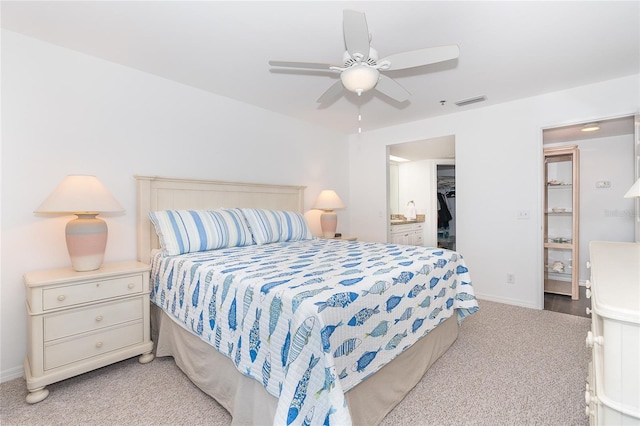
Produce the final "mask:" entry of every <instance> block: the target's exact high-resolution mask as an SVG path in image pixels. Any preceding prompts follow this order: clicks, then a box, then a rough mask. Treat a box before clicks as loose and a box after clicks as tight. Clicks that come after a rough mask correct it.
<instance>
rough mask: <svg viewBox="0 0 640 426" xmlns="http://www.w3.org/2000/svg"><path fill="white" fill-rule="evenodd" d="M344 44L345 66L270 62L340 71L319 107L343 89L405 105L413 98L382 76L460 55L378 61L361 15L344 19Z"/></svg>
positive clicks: (452, 48)
mask: <svg viewBox="0 0 640 426" xmlns="http://www.w3.org/2000/svg"><path fill="white" fill-rule="evenodd" d="M342 25H343V31H344V44H345V47H346V49H347V50H346V52H344V55H343V57H342V60H343V64H342V65H332V64H323V63H315V62H287V61H269V65H271V66H274V67H286V68H304V69H316V70H328V71H337V72H339V73H340V80H339V81H337V82H336V83H335V84H333V85H332V86H331V87H329V89H327V91H326V92H324V93H323V94H322V96H320V98H318V101H317V102H318V103H327V102H331V101H333V100H334V99H335V98H337V97H338V96H340V95H341V94H342V90H343V89H347V90H349V91H351V92H355V93H357V94H358V96H360V95H361V94H362V93H364V92H367V91H369V90H371V89H373V88H375V89H376V90H378V91H379V92H381V93H383V94H385V95H387V96H389V97H390V98H391V99H394V100H396V101H398V102H404V101H406V100H407V99H409V97H410V96H411V94H410V93H409V92H408V91H407V90H406V89H405V88H404V87H402V86H401V85H400V84H398V83H397V82H396V81H395V80H393V79H391V78H390V77H388V76H386V75H384V74H382V73H381V71H394V70H402V69H407V68H414V67H420V66H423V65H428V64H434V63H436V62H443V61H448V60H451V59H456V58H457V57H458V55H459V53H460V50H459V49H458V46H457V45H455V44H452V45H447V46H438V47H427V48H424V49H417V50H411V51H408V52H402V53H396V54H394V55H390V56H387V57H385V58H383V59H378V52H376V50H375V49H374V48H372V47H371V45H370V35H369V29H368V27H367V19H366V17H365V15H364V13H362V12H358V11H355V10H345V11H344V15H343V23H342Z"/></svg>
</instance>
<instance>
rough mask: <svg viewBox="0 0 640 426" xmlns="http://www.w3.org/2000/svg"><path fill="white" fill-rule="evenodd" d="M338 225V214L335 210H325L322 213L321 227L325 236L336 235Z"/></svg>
mask: <svg viewBox="0 0 640 426" xmlns="http://www.w3.org/2000/svg"><path fill="white" fill-rule="evenodd" d="M337 227H338V216H337V215H336V214H335V212H334V211H333V210H325V211H324V212H323V213H322V214H321V215H320V228H321V229H322V236H323V237H324V238H333V237H335V236H336V229H337Z"/></svg>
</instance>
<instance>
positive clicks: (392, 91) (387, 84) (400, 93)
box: [376, 74, 411, 102]
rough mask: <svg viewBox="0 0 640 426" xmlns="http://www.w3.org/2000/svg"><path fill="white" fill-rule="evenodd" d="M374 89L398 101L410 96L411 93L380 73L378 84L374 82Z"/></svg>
mask: <svg viewBox="0 0 640 426" xmlns="http://www.w3.org/2000/svg"><path fill="white" fill-rule="evenodd" d="M376 89H377V90H378V91H379V92H380V93H382V94H384V95H387V96H388V97H390V98H391V99H393V100H396V101H398V102H404V101H406V100H408V99H409V98H410V97H411V93H409V92H408V91H407V89H405V88H404V87H402V86H400V84H398V83H397V82H396V81H395V80H393V79H391V78H390V77H387V76H386V75H384V74H380V80H378V84H376Z"/></svg>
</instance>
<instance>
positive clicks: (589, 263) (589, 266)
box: [587, 260, 591, 269]
mask: <svg viewBox="0 0 640 426" xmlns="http://www.w3.org/2000/svg"><path fill="white" fill-rule="evenodd" d="M587 269H591V262H589V261H588V260H587Z"/></svg>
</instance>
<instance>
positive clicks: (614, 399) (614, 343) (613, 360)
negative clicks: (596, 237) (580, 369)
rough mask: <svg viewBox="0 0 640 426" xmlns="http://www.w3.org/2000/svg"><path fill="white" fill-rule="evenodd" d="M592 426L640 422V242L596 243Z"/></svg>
mask: <svg viewBox="0 0 640 426" xmlns="http://www.w3.org/2000/svg"><path fill="white" fill-rule="evenodd" d="M589 250H590V259H591V261H590V268H591V280H590V282H589V281H588V282H587V287H588V289H587V297H591V316H592V323H591V331H589V333H588V334H587V340H586V342H587V346H588V347H590V348H591V349H592V360H591V363H590V365H589V377H588V378H587V389H586V392H585V401H586V404H587V414H588V416H589V423H590V424H591V425H640V244H638V243H616V242H591V243H590V245H589Z"/></svg>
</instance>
